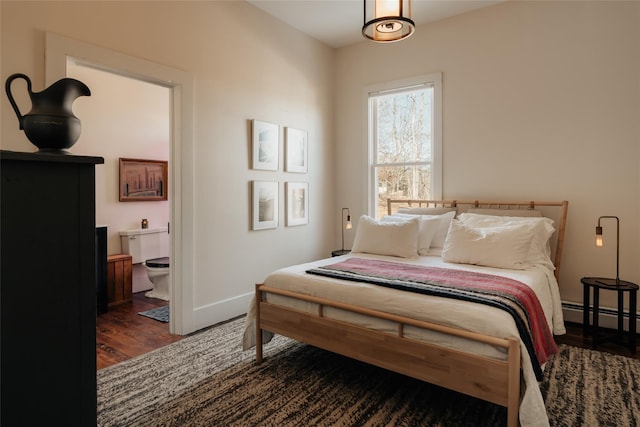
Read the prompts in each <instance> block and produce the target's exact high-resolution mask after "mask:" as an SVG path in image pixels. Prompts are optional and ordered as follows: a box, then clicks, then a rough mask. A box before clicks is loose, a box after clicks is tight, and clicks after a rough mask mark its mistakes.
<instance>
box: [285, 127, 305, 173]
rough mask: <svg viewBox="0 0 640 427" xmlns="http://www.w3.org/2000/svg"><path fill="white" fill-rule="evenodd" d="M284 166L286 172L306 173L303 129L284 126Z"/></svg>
mask: <svg viewBox="0 0 640 427" xmlns="http://www.w3.org/2000/svg"><path fill="white" fill-rule="evenodd" d="M285 140H286V151H285V157H286V163H285V165H286V167H285V170H286V171H287V172H298V173H307V140H308V134H307V132H306V131H304V130H300V129H294V128H290V127H287V128H285Z"/></svg>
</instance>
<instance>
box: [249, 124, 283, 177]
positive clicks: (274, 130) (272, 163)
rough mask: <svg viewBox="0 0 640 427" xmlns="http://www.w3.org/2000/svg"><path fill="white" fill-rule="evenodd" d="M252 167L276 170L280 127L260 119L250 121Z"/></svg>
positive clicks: (278, 155)
mask: <svg viewBox="0 0 640 427" xmlns="http://www.w3.org/2000/svg"><path fill="white" fill-rule="evenodd" d="M251 134H252V136H251V140H252V152H253V153H252V167H253V169H257V170H269V171H277V170H278V158H279V157H280V152H279V145H280V128H279V126H278V125H276V124H273V123H268V122H263V121H261V120H255V119H254V120H252V121H251Z"/></svg>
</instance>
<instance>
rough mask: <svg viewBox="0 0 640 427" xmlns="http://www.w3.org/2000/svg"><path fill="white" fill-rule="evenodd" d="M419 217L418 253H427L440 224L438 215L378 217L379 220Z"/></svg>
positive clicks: (391, 220)
mask: <svg viewBox="0 0 640 427" xmlns="http://www.w3.org/2000/svg"><path fill="white" fill-rule="evenodd" d="M415 218H419V220H420V228H419V230H420V231H419V233H418V255H427V254H428V253H429V247H430V246H431V241H432V240H433V236H434V235H435V234H436V231H438V227H439V225H440V222H441V221H440V217H439V216H434V217H431V216H416V215H401V214H394V215H386V216H383V217H382V218H381V219H380V222H396V223H397V222H403V221H410V220H412V219H415Z"/></svg>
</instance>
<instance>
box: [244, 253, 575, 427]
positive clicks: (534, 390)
mask: <svg viewBox="0 0 640 427" xmlns="http://www.w3.org/2000/svg"><path fill="white" fill-rule="evenodd" d="M349 257H359V258H370V259H384V260H387V261H393V262H402V263H408V264H416V265H425V266H432V267H443V268H450V269H451V268H455V269H461V270H469V271H478V272H484V273H488V274H494V275H501V276H505V277H509V278H511V279H514V280H518V281H520V282H522V283H525V284H527V285H529V286H530V287H531V288H532V289H533V290H534V292H535V293H536V295H537V296H538V299H539V300H540V304H541V306H542V307H543V310H544V313H545V316H546V319H547V322H548V324H549V327H550V329H551V330H552V331H553V333H554V334H555V335H561V334H564V333H565V328H564V321H563V318H562V307H561V301H560V295H559V290H558V285H557V282H556V280H555V277H554V275H553V272H552V271H551V270H549V269H548V268H546V267H543V266H540V265H536V266H533V267H530V268H528V269H525V270H505V269H498V268H491V267H481V266H475V265H467V264H452V263H447V262H444V261H443V260H442V258H441V257H439V256H420V257H418V258H412V259H402V258H396V257H385V256H379V255H368V254H363V253H358V254H351V255H345V256H343V257H336V258H327V259H323V260H319V261H315V262H311V263H307V264H300V265H295V266H291V267H287V268H283V269H281V270H278V271H275V272H274V273H272V274H270V275H269V276H268V277H267V278H266V280H265V281H264V284H265V285H267V286H271V287H274V288H280V289H285V290H291V291H295V292H299V293H302V294H306V295H312V296H317V297H323V298H327V299H331V300H335V301H341V302H345V303H349V304H354V305H358V306H361V307H367V308H372V309H376V310H380V311H384V312H387V313H393V314H398V315H403V316H407V317H411V318H415V319H420V320H425V321H431V322H434V323H439V324H443V325H448V326H454V327H457V328H461V329H466V330H470V331H474V332H478V333H482V334H486V335H491V336H497V337H502V338H509V337H519V334H518V330H517V327H516V325H515V322H514V321H513V319H512V317H511V316H510V315H509V314H508V313H506V312H505V311H503V310H500V309H498V308H494V307H489V306H486V305H481V304H474V303H469V302H465V301H459V300H455V299H450V298H441V297H434V296H427V295H418V294H415V293H411V292H405V291H400V290H396V289H390V288H385V287H381V286H377V285H372V284H367V283H360V282H352V281H346V280H339V279H332V278H327V277H322V276H316V275H311V274H306V273H305V271H306V270H308V269H310V268H315V267H319V266H322V265H329V264H334V263H337V262H340V261H342V260H344V259H347V258H349ZM268 301H270V302H273V303H277V304H282V305H287V306H293V307H295V308H297V309H300V310H305V311H308V312H314V311H315V305H314V304H311V303H304V302H299V301H297V302H295V303H294V302H293V301H292V300H291V299H289V298H286V297H281V296H275V295H269V296H268ZM324 313H325V315H326V316H327V317H331V318H335V319H339V320H344V321H348V322H351V323H355V324H358V325H361V326H366V327H370V328H373V329H377V330H382V331H388V332H390V333H394V332H396V331H397V328H396V326H395V324H393V323H391V322H386V321H383V320H379V319H371V318H368V317H365V316H362V315H357V314H353V313H348V312H345V311H342V310H337V309H330V308H326V309H325V312H324ZM254 316H255V301H253V302H252V304H251V307H250V308H249V313H248V315H247V320H246V325H245V333H244V340H243V346H244V348H245V349H248V348H250V347H252V346H253V345H255V317H254ZM405 335H406V336H407V337H409V338H417V339H425V340H429V341H430V342H433V343H435V344H440V345H444V346H447V347H451V348H457V349H461V350H464V351H465V352H474V353H477V354H481V355H485V356H488V357H494V358H499V359H504V358H505V350H503V349H498V348H495V347H493V346H490V345H486V344H479V343H475V342H470V341H469V340H465V339H461V338H455V337H451V336H448V335H443V334H439V333H436V332H433V331H424V330H420V329H417V328H413V327H409V326H407V327H406V328H405ZM520 347H521V352H522V357H521V359H522V360H521V363H522V370H523V377H524V387H523V396H522V400H521V405H520V423H521V425H522V426H548V425H549V423H548V418H547V414H546V410H545V407H544V401H543V399H542V395H541V393H540V389H539V387H538V384H537V380H536V377H535V374H534V372H533V368H532V366H531V361H530V359H529V356H528V353H527V349H526V347H525V345H524V344H521V346H520Z"/></svg>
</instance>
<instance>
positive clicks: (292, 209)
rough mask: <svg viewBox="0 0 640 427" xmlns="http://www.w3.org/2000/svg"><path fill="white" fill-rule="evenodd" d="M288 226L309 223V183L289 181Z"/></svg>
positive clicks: (287, 187) (286, 184)
mask: <svg viewBox="0 0 640 427" xmlns="http://www.w3.org/2000/svg"><path fill="white" fill-rule="evenodd" d="M285 187H286V195H287V198H286V202H287V216H286V225H287V227H293V226H297V225H306V224H309V183H307V182H287V183H285Z"/></svg>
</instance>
